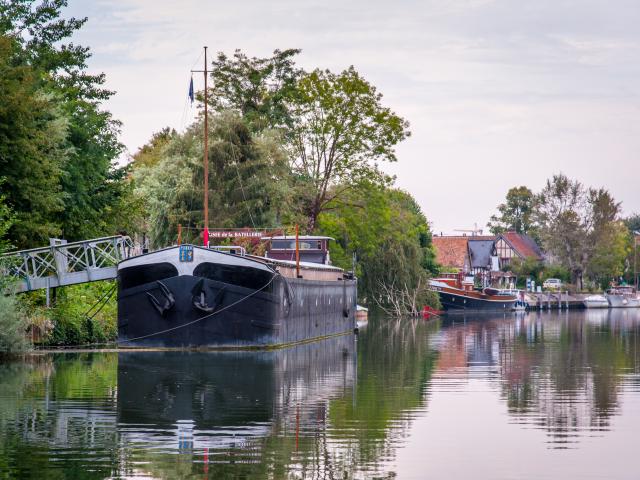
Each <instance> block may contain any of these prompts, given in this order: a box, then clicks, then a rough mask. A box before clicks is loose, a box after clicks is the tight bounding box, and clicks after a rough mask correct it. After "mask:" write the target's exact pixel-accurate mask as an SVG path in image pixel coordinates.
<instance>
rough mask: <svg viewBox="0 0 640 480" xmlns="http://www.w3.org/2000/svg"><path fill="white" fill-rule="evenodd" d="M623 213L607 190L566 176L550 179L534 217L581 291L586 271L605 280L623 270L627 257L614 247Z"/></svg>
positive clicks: (545, 240) (547, 244)
mask: <svg viewBox="0 0 640 480" xmlns="http://www.w3.org/2000/svg"><path fill="white" fill-rule="evenodd" d="M619 214H620V203H618V202H616V201H615V200H614V199H613V197H612V196H611V194H610V193H609V192H608V191H607V190H605V189H602V188H601V189H594V188H586V187H584V186H583V185H582V184H581V183H580V182H578V181H576V180H570V179H569V178H568V177H567V176H566V175H563V174H559V175H554V177H553V178H552V179H551V180H547V183H546V185H545V187H544V189H543V190H542V192H540V194H538V195H537V196H536V209H535V213H534V216H535V220H536V223H537V227H538V230H539V232H540V237H541V239H542V242H543V245H544V246H545V249H546V250H547V252H548V253H551V254H552V256H553V257H554V258H555V260H557V261H558V262H559V263H560V264H561V265H563V266H564V267H566V268H567V269H568V270H569V272H570V274H571V279H572V282H573V283H574V284H576V286H577V288H578V289H582V287H583V275H584V273H585V272H587V273H589V272H591V274H592V275H596V274H597V275H598V277H601V276H602V275H608V276H615V275H616V274H617V272H618V271H619V265H618V263H622V262H623V261H624V256H622V257H621V256H620V254H619V252H617V253H614V252H615V251H616V248H614V246H613V245H612V244H611V242H613V241H614V240H615V239H616V238H617V236H618V235H619V232H620V223H619V221H618V220H619V219H618V217H619ZM605 258H607V259H608V260H607V261H605V260H604V259H605ZM594 262H595V263H594ZM605 265H606V267H605ZM590 268H591V270H589V269H590ZM596 272H597V273H596Z"/></svg>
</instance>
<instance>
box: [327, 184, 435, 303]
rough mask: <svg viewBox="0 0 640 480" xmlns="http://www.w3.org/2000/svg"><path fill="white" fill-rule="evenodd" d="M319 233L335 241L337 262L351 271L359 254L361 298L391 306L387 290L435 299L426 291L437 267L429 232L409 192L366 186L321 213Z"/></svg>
mask: <svg viewBox="0 0 640 480" xmlns="http://www.w3.org/2000/svg"><path fill="white" fill-rule="evenodd" d="M318 231H319V232H320V233H322V234H324V235H328V236H331V237H333V238H335V239H336V244H335V245H332V247H331V259H332V262H333V263H334V264H336V265H338V266H340V267H342V268H345V269H351V268H352V260H353V256H354V255H355V258H356V260H357V267H356V274H357V275H358V277H359V281H358V295H359V296H360V301H362V302H365V303H367V304H369V305H376V304H379V303H380V304H382V305H383V306H387V305H389V304H391V303H393V302H392V300H393V299H391V298H389V295H388V293H389V292H390V291H394V292H396V293H397V292H400V291H402V292H404V293H408V294H409V296H410V297H412V298H413V297H414V294H415V293H418V295H417V296H416V303H417V304H420V305H424V304H425V303H431V302H433V299H431V298H427V297H428V292H427V291H426V287H427V285H428V282H427V280H428V276H429V274H430V273H433V272H435V271H436V270H437V267H436V264H435V253H434V250H433V247H432V244H431V231H430V229H429V225H428V223H427V220H426V218H425V216H424V214H423V213H422V211H421V210H420V207H419V206H418V205H417V203H416V202H415V200H414V199H413V197H411V195H409V194H408V193H406V192H403V191H402V190H397V189H392V188H388V187H385V186H381V185H377V184H374V183H366V184H362V185H360V187H359V188H358V189H354V190H349V191H348V192H346V193H345V196H344V199H343V201H340V202H336V203H335V204H332V205H329V207H328V208H327V209H326V210H325V211H324V212H323V213H321V214H320V216H319V218H318ZM403 296H404V295H403Z"/></svg>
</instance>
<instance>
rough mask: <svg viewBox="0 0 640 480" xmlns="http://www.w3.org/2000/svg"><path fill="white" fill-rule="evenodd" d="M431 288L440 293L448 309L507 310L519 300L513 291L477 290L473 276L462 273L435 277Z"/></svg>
mask: <svg viewBox="0 0 640 480" xmlns="http://www.w3.org/2000/svg"><path fill="white" fill-rule="evenodd" d="M430 288H431V290H433V291H435V292H437V293H438V295H439V297H440V303H441V304H442V308H443V309H444V310H447V311H456V310H465V311H466V310H477V311H506V310H512V309H513V308H514V306H515V304H516V302H517V301H518V297H517V296H516V295H514V294H513V293H512V292H502V291H500V290H498V289H495V288H485V289H483V290H482V291H479V290H475V289H474V281H473V276H465V277H462V275H460V274H455V275H453V274H452V275H451V276H442V277H439V278H434V279H432V280H431V282H430Z"/></svg>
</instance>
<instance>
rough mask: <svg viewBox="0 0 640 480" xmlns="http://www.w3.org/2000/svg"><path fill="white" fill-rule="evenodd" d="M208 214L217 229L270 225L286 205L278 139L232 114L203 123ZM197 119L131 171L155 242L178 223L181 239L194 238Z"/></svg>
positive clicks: (198, 208) (198, 201)
mask: <svg viewBox="0 0 640 480" xmlns="http://www.w3.org/2000/svg"><path fill="white" fill-rule="evenodd" d="M209 127H210V131H209V152H208V160H209V174H210V181H209V215H210V221H211V224H212V225H215V226H216V227H222V228H234V227H253V226H255V227H270V226H274V225H278V224H280V223H281V222H283V221H284V222H287V220H288V217H287V215H288V211H289V209H290V205H291V204H292V203H293V202H291V201H290V197H289V195H290V190H289V186H288V185H289V181H290V174H289V170H288V162H287V158H286V155H285V153H284V151H283V150H282V148H281V146H280V143H279V138H277V137H273V136H271V135H266V134H263V135H256V134H254V133H252V132H251V131H250V130H249V129H248V127H247V125H246V123H245V122H243V120H242V119H241V118H240V117H239V116H238V115H236V114H234V113H232V112H226V113H225V114H222V115H219V116H216V117H213V118H211V122H210V124H209ZM203 170H204V169H203V165H202V124H201V123H195V124H194V125H192V126H191V127H190V128H189V129H188V130H187V131H186V132H185V133H184V134H178V135H176V136H174V137H173V138H172V139H171V140H170V141H169V142H168V144H167V145H166V147H165V148H163V150H162V155H161V159H160V161H159V162H158V163H157V164H155V165H152V166H147V167H141V168H138V169H137V170H136V171H135V174H134V175H135V180H136V183H137V186H138V191H139V192H140V193H141V194H142V195H143V196H144V198H146V200H147V205H148V209H147V212H148V216H149V218H148V222H147V224H148V225H150V232H149V233H150V237H151V239H152V242H153V244H154V245H155V246H166V245H168V244H171V243H172V242H174V241H175V239H176V235H177V226H178V224H181V225H183V227H185V233H184V236H185V239H189V240H194V241H197V237H198V235H199V232H200V230H201V229H202V226H203V208H202V206H203V203H202V201H203V192H202V185H203V173H204V172H203Z"/></svg>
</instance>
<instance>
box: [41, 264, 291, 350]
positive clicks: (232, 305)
mask: <svg viewBox="0 0 640 480" xmlns="http://www.w3.org/2000/svg"><path fill="white" fill-rule="evenodd" d="M279 275H281V274H280V273H279V272H273V275H272V276H271V278H270V279H269V281H268V282H267V283H265V284H264V285H263V286H262V287H260V288H259V289H258V290H255V291H253V292H251V293H250V294H249V295H245V296H244V297H242V298H240V299H239V300H237V301H235V302H233V303H231V304H229V305H227V306H225V307H223V308H221V309H220V310H216V311H215V312H212V313H209V314H207V315H204V316H203V317H200V318H196V319H195V320H192V321H191V322H189V323H185V324H182V325H177V326H175V327H172V328H167V329H165V330H160V331H158V332H154V333H150V334H148V335H142V336H140V337H135V338H131V339H129V340H122V341H118V340H116V341H113V342H96V343H84V344H82V345H69V346H65V347H58V348H59V349H60V350H72V349H76V348H85V347H98V346H110V345H115V346H116V347H117V346H118V345H119V344H121V343H130V342H135V341H137V340H143V339H145V338H150V337H153V336H155V335H161V334H163V333H167V332H171V331H174V330H178V329H180V328H184V327H188V326H190V325H193V324H194V323H197V322H200V321H202V320H205V319H207V318H209V317H213V316H214V315H217V314H219V313H222V312H224V311H225V310H228V309H230V308H231V307H235V306H236V305H238V304H239V303H242V302H244V301H245V300H248V299H249V298H251V297H253V296H254V295H256V294H257V293H259V292H261V291H262V290H264V289H266V288H267V287H268V286H269V285H271V284H272V283H273V281H274V280H275V278H276V277H277V276H279ZM283 278H284V277H283ZM105 304H106V302H105ZM103 306H104V305H103ZM98 311H99V310H98ZM96 314H97V312H96ZM48 348H51V347H44V348H38V350H43V349H45V350H46V349H48Z"/></svg>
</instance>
